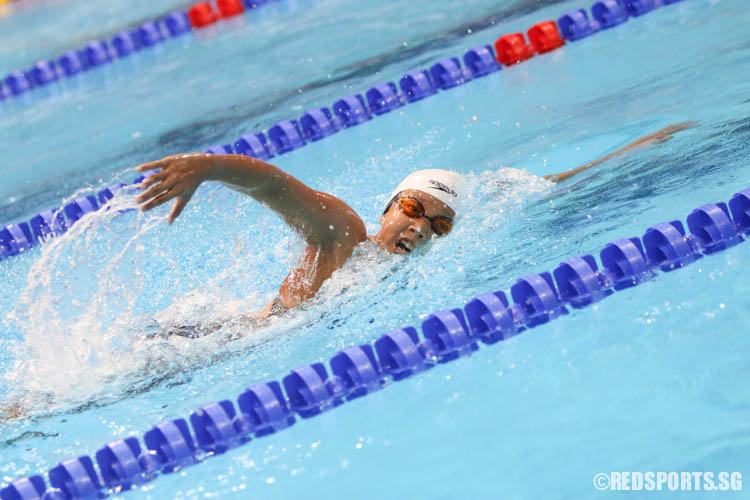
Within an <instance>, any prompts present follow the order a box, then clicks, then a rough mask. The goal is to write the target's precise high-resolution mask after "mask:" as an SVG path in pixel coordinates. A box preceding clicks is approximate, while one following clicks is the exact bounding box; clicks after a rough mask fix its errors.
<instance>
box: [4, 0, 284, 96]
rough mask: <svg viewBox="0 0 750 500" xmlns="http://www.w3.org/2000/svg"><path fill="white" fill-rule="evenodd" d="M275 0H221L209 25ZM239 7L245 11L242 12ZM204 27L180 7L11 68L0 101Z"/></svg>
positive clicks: (5, 78)
mask: <svg viewBox="0 0 750 500" xmlns="http://www.w3.org/2000/svg"><path fill="white" fill-rule="evenodd" d="M273 1H275V0H243V1H242V2H240V1H239V0H235V2H234V3H236V4H237V6H236V7H235V8H234V10H231V11H230V10H226V8H225V7H224V5H223V4H225V3H226V0H219V13H218V14H216V17H215V18H214V19H212V21H211V22H210V23H208V24H212V23H214V22H216V21H217V20H218V19H220V18H227V17H231V16H233V15H236V14H238V13H240V12H243V11H250V10H252V9H256V8H259V7H261V6H263V5H266V4H269V3H273ZM206 5H208V7H209V9H211V6H210V4H208V3H206ZM237 8H241V9H242V10H240V11H238V10H237ZM203 26H204V25H196V26H193V25H192V24H191V22H190V18H189V16H188V11H186V10H179V11H175V12H171V13H169V14H167V15H165V16H164V17H161V18H159V19H156V20H151V21H145V22H143V23H141V24H140V25H138V26H137V27H135V28H133V29H130V30H124V31H121V32H119V33H116V34H115V35H114V36H112V37H111V38H109V39H106V40H93V41H91V42H89V43H88V44H87V45H86V46H85V47H83V48H81V49H79V50H72V51H68V52H65V53H64V54H61V55H60V56H58V57H57V58H55V59H51V60H48V59H43V60H41V61H39V62H37V63H35V64H34V65H33V66H32V67H31V68H29V69H24V70H15V71H11V72H10V73H8V75H6V76H5V77H4V78H2V80H0V101H3V100H4V99H7V98H10V97H16V96H19V95H21V94H24V93H26V92H29V91H31V90H34V89H35V88H38V87H43V86H46V85H48V84H50V83H52V82H55V81H57V80H59V79H60V78H68V77H72V76H74V75H76V74H78V73H81V72H84V71H88V70H90V69H93V68H96V67H98V66H103V65H105V64H107V63H110V62H113V61H115V60H117V59H122V58H124V57H128V56H129V55H131V54H133V53H135V52H138V51H140V50H143V49H147V48H149V47H153V46H155V45H158V44H160V43H162V42H165V41H167V40H169V39H170V38H175V37H178V36H181V35H183V34H185V33H188V32H189V31H192V30H193V29H194V28H195V29H199V28H201V27H203Z"/></svg>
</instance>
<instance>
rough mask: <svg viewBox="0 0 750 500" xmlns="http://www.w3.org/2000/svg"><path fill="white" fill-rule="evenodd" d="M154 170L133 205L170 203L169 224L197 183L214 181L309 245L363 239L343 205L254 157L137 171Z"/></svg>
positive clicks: (188, 158) (169, 162)
mask: <svg viewBox="0 0 750 500" xmlns="http://www.w3.org/2000/svg"><path fill="white" fill-rule="evenodd" d="M155 169H161V172H158V173H156V174H154V175H152V176H150V177H148V178H147V179H146V180H145V181H144V182H143V184H142V186H143V187H144V189H146V191H144V193H143V194H141V195H140V196H139V197H138V202H139V203H141V204H142V205H141V209H142V210H144V211H146V210H151V209H152V208H154V207H157V206H159V205H162V204H164V203H166V202H168V201H170V200H172V199H175V203H174V206H173V208H172V211H171V212H170V214H169V219H168V220H169V223H170V224H171V223H172V222H173V221H174V219H176V218H177V217H178V216H179V215H180V213H181V212H182V210H183V209H184V208H185V205H187V203H188V202H189V201H190V198H191V197H192V196H193V193H195V190H196V189H197V188H198V186H199V185H200V184H201V183H202V182H205V181H218V182H221V183H223V184H226V185H227V186H229V187H231V188H233V189H236V190H238V191H241V192H243V193H245V194H248V195H249V196H251V197H253V198H254V199H255V200H257V201H259V202H261V203H263V204H264V205H267V206H268V207H269V208H271V210H273V211H275V212H276V213H278V214H279V215H281V217H282V218H283V219H284V221H285V222H286V223H287V224H289V225H290V226H291V227H292V228H293V229H295V230H297V231H298V232H299V233H300V234H302V236H303V237H304V238H305V240H306V242H307V243H308V244H310V245H315V246H320V247H326V246H328V245H333V244H335V243H337V242H339V243H340V242H341V241H342V240H347V241H348V242H350V244H356V243H359V242H360V241H364V239H365V236H366V233H365V227H364V223H363V222H362V220H361V219H360V217H359V216H358V215H357V214H356V213H355V212H354V210H352V209H351V208H350V207H349V206H348V205H347V204H346V203H344V202H343V201H341V200H340V199H338V198H336V197H335V196H332V195H330V194H327V193H323V192H320V191H316V190H314V189H311V188H310V187H308V186H306V185H305V184H303V183H302V182H300V181H299V180H297V179H296V178H294V177H292V176H291V175H289V174H287V173H286V172H284V171H283V170H281V169H279V168H277V167H275V166H273V165H271V164H270V163H266V162H264V161H261V160H258V159H257V158H253V157H250V156H244V155H210V154H202V153H194V154H188V155H174V156H168V157H166V158H163V159H161V160H158V161H155V162H151V163H146V164H144V165H140V166H138V167H136V170H138V171H139V172H145V171H148V170H155Z"/></svg>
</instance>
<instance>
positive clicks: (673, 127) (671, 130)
mask: <svg viewBox="0 0 750 500" xmlns="http://www.w3.org/2000/svg"><path fill="white" fill-rule="evenodd" d="M700 124H701V122H697V121H687V122H682V123H676V124H674V125H671V126H669V127H667V128H666V129H664V130H665V132H666V133H667V134H674V133H675V132H679V131H680V130H685V129H688V128H693V127H697V126H698V125H700Z"/></svg>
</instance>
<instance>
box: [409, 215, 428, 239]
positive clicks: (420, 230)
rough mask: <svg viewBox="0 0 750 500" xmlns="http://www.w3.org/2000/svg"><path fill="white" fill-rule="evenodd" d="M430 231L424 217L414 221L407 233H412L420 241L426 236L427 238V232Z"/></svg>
mask: <svg viewBox="0 0 750 500" xmlns="http://www.w3.org/2000/svg"><path fill="white" fill-rule="evenodd" d="M429 230H430V224H429V221H428V220H427V219H425V218H424V217H422V218H419V219H416V220H415V221H414V222H413V223H412V224H410V225H409V231H410V232H412V233H414V234H415V235H416V236H417V238H419V239H420V240H423V239H424V238H425V237H426V236H428V235H429V234H430V233H429V232H428V231H429Z"/></svg>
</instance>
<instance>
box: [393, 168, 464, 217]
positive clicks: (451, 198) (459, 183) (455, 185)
mask: <svg viewBox="0 0 750 500" xmlns="http://www.w3.org/2000/svg"><path fill="white" fill-rule="evenodd" d="M462 187H463V179H462V178H461V175H460V174H458V173H457V172H452V171H450V170H442V169H439V168H428V169H426V170H417V171H416V172H412V173H411V174H409V175H407V176H406V178H405V179H404V180H402V181H401V183H400V184H399V185H398V187H397V188H396V189H395V190H394V191H393V193H391V198H390V200H389V202H390V201H391V200H393V198H394V197H395V196H396V195H397V194H398V193H400V192H401V191H406V190H407V189H417V190H419V191H423V192H425V193H427V194H430V195H432V196H434V197H435V198H437V199H438V200H440V201H442V202H443V203H445V204H446V205H447V206H448V207H449V208H451V209H452V210H453V211H454V212H456V211H457V210H456V207H457V206H458V201H459V199H460V198H461V188H462ZM389 204H390V203H389Z"/></svg>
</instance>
